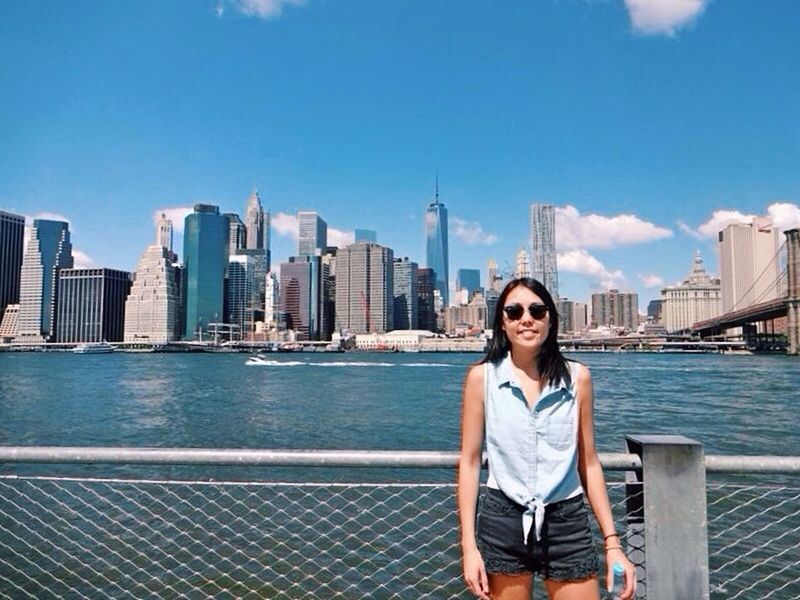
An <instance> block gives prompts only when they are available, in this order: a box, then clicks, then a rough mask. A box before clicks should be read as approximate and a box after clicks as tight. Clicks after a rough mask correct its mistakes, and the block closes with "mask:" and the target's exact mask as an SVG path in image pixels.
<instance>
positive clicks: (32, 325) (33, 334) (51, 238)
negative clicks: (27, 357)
mask: <svg viewBox="0 0 800 600" xmlns="http://www.w3.org/2000/svg"><path fill="white" fill-rule="evenodd" d="M72 265H73V259H72V243H71V242H70V235H69V224H67V223H64V222H63V221H49V220H46V219H35V220H34V221H33V227H32V228H31V237H30V239H29V240H28V247H27V248H26V250H25V256H24V258H23V260H22V273H21V277H20V294H19V295H20V298H19V304H20V306H19V326H18V330H17V332H18V335H17V338H16V340H17V341H22V342H25V341H30V342H43V341H51V340H52V339H55V336H56V322H55V321H56V301H57V300H58V272H59V271H60V270H61V269H71V268H72Z"/></svg>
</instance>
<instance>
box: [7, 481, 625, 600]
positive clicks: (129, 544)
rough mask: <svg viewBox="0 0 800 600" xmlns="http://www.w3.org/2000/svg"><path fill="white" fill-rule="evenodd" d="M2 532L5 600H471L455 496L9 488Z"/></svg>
mask: <svg viewBox="0 0 800 600" xmlns="http://www.w3.org/2000/svg"><path fill="white" fill-rule="evenodd" d="M610 490H611V494H612V498H614V501H615V505H616V506H615V514H616V515H617V516H618V517H620V518H622V517H623V516H624V502H625V500H624V486H622V485H612V486H611V487H610ZM0 531H2V532H3V534H2V536H0V597H2V598H14V599H17V598H35V599H48V598H59V599H61V598H131V599H140V598H253V599H255V598H279V599H289V598H432V599H434V598H435V599H440V598H469V597H471V595H470V594H468V593H467V592H466V591H465V587H464V584H463V582H462V577H461V564H460V545H459V540H458V523H457V515H456V510H455V486H454V485H452V484H450V485H442V484H419V483H411V484H406V483H402V484H360V483H353V484H338V483H336V484H332V483H306V484H298V483H290V484H285V483H238V482H237V483H224V482H201V481H193V482H188V481H147V480H120V479H87V478H48V477H17V476H11V477H0ZM620 531H625V529H624V527H623V526H622V525H620ZM596 539H597V538H596ZM632 541H633V542H635V540H631V539H628V540H627V544H628V546H629V547H630V546H631V542H632ZM639 547H640V546H639ZM600 548H601V545H600V544H599V543H598V550H599V549H600Z"/></svg>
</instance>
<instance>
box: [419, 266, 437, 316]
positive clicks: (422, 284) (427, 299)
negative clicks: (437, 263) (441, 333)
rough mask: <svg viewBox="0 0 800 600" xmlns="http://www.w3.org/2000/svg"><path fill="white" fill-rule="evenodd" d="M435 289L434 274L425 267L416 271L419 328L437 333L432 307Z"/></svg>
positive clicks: (434, 312) (434, 311)
mask: <svg viewBox="0 0 800 600" xmlns="http://www.w3.org/2000/svg"><path fill="white" fill-rule="evenodd" d="M435 287H436V274H435V273H434V272H433V269H431V268H430V267H426V268H424V269H419V270H418V271H417V298H418V304H419V306H418V309H417V310H418V313H419V315H418V320H419V328H420V329H423V330H426V331H437V330H438V327H437V326H436V310H435V309H434V306H433V291H434V289H435Z"/></svg>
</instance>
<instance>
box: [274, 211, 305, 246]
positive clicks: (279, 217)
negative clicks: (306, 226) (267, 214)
mask: <svg viewBox="0 0 800 600" xmlns="http://www.w3.org/2000/svg"><path fill="white" fill-rule="evenodd" d="M271 221H272V228H273V229H274V230H275V231H277V232H278V234H279V235H282V236H289V237H291V238H292V239H295V240H296V239H297V235H298V233H297V217H296V216H295V215H290V214H288V213H283V212H279V213H278V214H276V215H274V216H273V217H272V219H271Z"/></svg>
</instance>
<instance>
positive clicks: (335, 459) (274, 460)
mask: <svg viewBox="0 0 800 600" xmlns="http://www.w3.org/2000/svg"><path fill="white" fill-rule="evenodd" d="M458 457H459V453H458V452H430V451H399V450H246V449H209V448H113V447H105V448H99V447H91V446H71V447H70V446H0V463H63V464H87V463H94V464H150V465H153V464H155V465H219V466H271V467H390V468H398V467H400V468H436V467H449V468H452V467H455V466H456V465H457V464H458ZM485 462H486V457H485V456H484V464H485ZM600 462H601V463H602V464H603V467H604V468H605V469H607V470H611V471H629V470H634V469H641V467H642V463H641V460H640V459H639V457H638V456H636V455H635V454H619V453H600Z"/></svg>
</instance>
